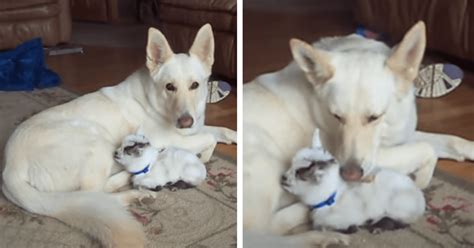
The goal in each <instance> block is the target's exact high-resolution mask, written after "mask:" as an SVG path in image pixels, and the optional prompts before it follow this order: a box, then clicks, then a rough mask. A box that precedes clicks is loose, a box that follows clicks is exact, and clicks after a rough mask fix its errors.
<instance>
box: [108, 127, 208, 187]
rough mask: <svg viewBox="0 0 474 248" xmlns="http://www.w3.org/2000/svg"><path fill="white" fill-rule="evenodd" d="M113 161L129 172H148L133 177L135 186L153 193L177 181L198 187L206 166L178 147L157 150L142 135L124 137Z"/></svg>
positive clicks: (203, 176) (203, 177) (205, 173)
mask: <svg viewBox="0 0 474 248" xmlns="http://www.w3.org/2000/svg"><path fill="white" fill-rule="evenodd" d="M115 160H116V161H117V162H118V163H119V164H121V165H123V166H124V167H125V169H126V170H127V171H128V172H131V173H134V172H141V171H143V169H144V168H146V167H147V166H148V171H147V172H143V173H140V174H137V175H134V176H133V177H132V182H133V185H134V186H137V187H140V186H141V187H145V188H148V189H155V188H156V187H157V186H160V187H162V186H165V185H166V184H167V183H171V184H173V183H176V182H178V181H180V180H182V181H184V182H186V183H188V184H191V185H192V186H197V185H198V184H200V183H201V182H202V181H204V179H206V175H207V171H206V166H205V165H204V164H203V163H202V162H201V160H199V158H198V157H197V156H196V155H195V154H194V153H192V152H190V151H188V150H185V149H181V148H178V147H165V148H161V149H158V148H156V147H153V146H151V145H150V143H149V141H148V139H147V138H146V137H145V136H143V135H141V134H130V135H127V136H125V138H124V140H123V142H122V145H121V146H120V147H119V148H118V149H117V150H116V151H115Z"/></svg>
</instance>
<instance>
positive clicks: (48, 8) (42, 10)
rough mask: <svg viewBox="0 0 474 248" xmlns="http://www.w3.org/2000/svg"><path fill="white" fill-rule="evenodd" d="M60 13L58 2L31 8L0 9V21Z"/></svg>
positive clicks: (44, 16)
mask: <svg viewBox="0 0 474 248" xmlns="http://www.w3.org/2000/svg"><path fill="white" fill-rule="evenodd" d="M57 15H59V5H58V4H44V5H38V6H34V7H31V8H20V9H8V10H0V22H17V21H23V20H33V19H44V18H48V17H54V16H57Z"/></svg>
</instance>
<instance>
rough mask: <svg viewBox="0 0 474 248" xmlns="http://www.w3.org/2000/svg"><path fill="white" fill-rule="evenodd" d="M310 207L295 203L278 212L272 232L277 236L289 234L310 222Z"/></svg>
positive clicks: (273, 219)
mask: <svg viewBox="0 0 474 248" xmlns="http://www.w3.org/2000/svg"><path fill="white" fill-rule="evenodd" d="M308 220H309V219H308V207H307V206H305V205H304V204H302V203H299V202H298V203H294V204H292V205H290V206H288V207H285V208H283V209H280V210H278V212H276V213H275V214H274V215H273V218H272V223H271V230H272V233H275V234H280V235H282V234H287V233H288V232H289V231H290V230H291V229H293V228H295V227H297V226H299V225H301V224H304V223H306V222H308Z"/></svg>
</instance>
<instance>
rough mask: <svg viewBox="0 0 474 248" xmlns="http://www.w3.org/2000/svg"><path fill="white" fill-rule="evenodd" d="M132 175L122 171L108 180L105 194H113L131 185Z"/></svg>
mask: <svg viewBox="0 0 474 248" xmlns="http://www.w3.org/2000/svg"><path fill="white" fill-rule="evenodd" d="M130 178H131V175H130V173H128V172H127V171H121V172H119V173H117V174H115V175H112V176H111V177H109V178H108V179H107V182H105V186H104V192H108V193H112V192H115V191H117V190H118V189H120V188H121V187H123V186H125V185H127V184H129V183H130Z"/></svg>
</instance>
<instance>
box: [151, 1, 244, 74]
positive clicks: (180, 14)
mask: <svg viewBox="0 0 474 248" xmlns="http://www.w3.org/2000/svg"><path fill="white" fill-rule="evenodd" d="M236 13H237V3H236V0H159V1H158V18H159V25H158V27H159V28H160V30H161V31H162V32H163V33H164V35H165V36H166V38H167V39H168V40H169V42H170V45H171V47H172V48H173V50H174V51H175V52H187V51H188V49H189V47H190V46H191V44H192V42H193V40H194V37H195V35H196V33H197V31H198V30H199V28H200V27H201V26H202V25H204V24H206V23H210V24H211V25H212V28H213V31H214V38H215V61H214V67H213V72H214V74H217V75H220V76H223V77H226V78H228V79H231V80H235V79H236V78H237V77H236V74H237V71H236V64H237V56H236V51H237V38H236V33H237V16H236Z"/></svg>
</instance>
